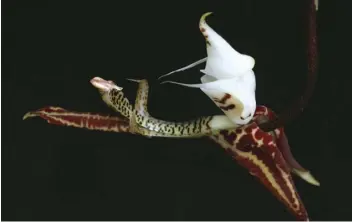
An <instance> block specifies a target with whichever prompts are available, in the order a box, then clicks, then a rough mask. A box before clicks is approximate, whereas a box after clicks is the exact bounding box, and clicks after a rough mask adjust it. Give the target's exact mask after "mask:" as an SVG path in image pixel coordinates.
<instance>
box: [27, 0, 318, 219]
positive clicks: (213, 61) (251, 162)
mask: <svg viewBox="0 0 352 222" xmlns="http://www.w3.org/2000/svg"><path fill="white" fill-rule="evenodd" d="M314 2H315V1H314V0H311V4H310V11H309V15H310V16H309V27H310V29H309V47H308V59H309V69H308V70H309V73H308V74H309V75H308V80H309V81H308V85H307V88H306V91H305V93H304V96H303V99H302V100H299V101H300V102H299V103H298V105H297V107H296V110H297V109H298V110H301V109H302V107H304V105H306V103H307V100H308V99H309V97H310V95H311V91H312V88H313V84H314V81H313V80H314V77H315V70H316V60H317V50H316V32H315V10H314V9H313V8H314ZM315 6H316V5H315ZM207 15H209V14H205V15H204V16H203V17H202V19H201V22H200V27H201V31H202V30H203V29H202V28H204V31H202V33H205V37H206V40H207V45H208V46H207V49H208V58H205V59H202V60H200V61H198V62H196V63H193V64H191V65H189V66H187V67H185V68H182V69H179V70H176V71H182V70H185V69H187V68H190V67H192V66H194V65H198V64H200V63H202V62H207V64H206V68H205V70H203V71H202V72H203V73H204V74H205V75H204V76H203V77H202V78H201V82H202V84H196V85H190V84H183V85H185V86H189V87H196V88H200V89H201V90H202V91H203V92H204V93H205V94H206V95H207V96H209V97H210V98H211V99H212V100H213V101H214V102H215V103H216V104H217V105H218V106H219V107H220V108H221V107H222V108H221V109H222V110H223V111H224V114H225V115H217V116H208V117H200V118H197V119H195V120H190V121H187V122H171V121H165V120H160V119H157V118H155V117H153V116H151V115H150V114H149V113H148V109H147V100H148V83H147V81H146V80H133V81H136V82H138V85H139V87H138V91H137V97H136V99H135V103H134V106H132V105H131V104H130V102H129V100H128V99H127V98H126V97H125V96H124V94H123V91H122V90H123V88H122V87H119V86H117V85H116V84H115V83H114V82H113V81H110V80H108V81H107V80H104V79H102V78H100V77H95V78H93V79H92V80H91V84H92V85H93V86H94V87H96V88H97V89H98V90H99V92H100V94H101V96H102V99H103V101H104V102H105V103H106V104H107V105H108V106H110V107H111V108H113V109H114V110H115V111H116V112H118V113H119V114H121V115H122V117H115V116H108V115H102V114H94V113H81V112H72V111H69V110H66V109H63V108H60V107H45V108H42V109H39V110H37V111H31V112H28V113H26V114H25V116H24V117H23V119H27V118H29V117H35V116H39V117H41V118H43V119H45V120H47V121H48V123H50V124H56V125H62V126H71V127H78V128H86V129H89V130H103V131H110V132H118V133H133V134H139V135H143V136H147V137H170V138H192V137H208V138H210V139H211V140H213V141H214V142H216V143H217V144H219V145H220V146H221V147H222V148H223V149H224V150H225V151H226V152H227V153H229V154H230V155H231V156H232V157H233V159H234V160H236V162H237V163H239V164H240V165H241V166H243V167H244V168H246V169H247V170H248V171H249V173H250V174H251V175H253V176H255V177H257V178H258V179H259V181H260V182H261V183H262V184H263V185H264V186H265V187H266V188H267V189H268V190H269V191H270V192H272V193H273V194H274V195H275V196H276V197H277V199H278V200H280V201H281V202H282V203H283V204H284V205H285V206H286V207H287V209H288V210H289V211H290V212H291V213H292V214H293V215H295V217H296V218H297V219H298V220H309V217H308V213H307V211H306V209H305V206H304V204H303V202H302V200H301V198H300V196H299V194H298V192H297V189H296V187H295V185H294V182H293V179H292V176H291V173H294V174H296V175H298V176H299V177H300V178H302V179H303V180H305V181H307V182H308V183H310V184H312V185H316V186H319V185H320V183H319V182H318V181H317V180H316V179H315V178H314V177H313V176H312V174H311V173H310V172H309V171H308V170H306V169H305V168H303V167H302V166H301V165H300V164H299V163H298V162H297V161H296V160H295V159H294V157H293V155H292V153H291V151H290V146H289V143H288V139H287V136H286V134H285V132H284V129H283V127H282V125H283V123H284V122H283V121H277V119H279V120H280V119H282V118H280V117H281V114H280V115H279V117H277V116H276V115H275V113H274V112H273V111H271V110H270V109H269V108H267V107H265V106H260V105H256V102H255V96H254V94H255V93H254V92H255V78H254V73H253V71H252V68H253V66H254V60H253V59H252V58H251V57H250V56H246V55H242V54H240V53H238V52H236V51H235V50H234V49H232V48H231V47H230V46H229V44H228V43H226V41H225V40H223V39H222V38H221V37H220V36H219V35H217V34H216V33H215V32H214V31H213V30H212V29H211V28H210V27H209V26H207V25H206V23H205V21H204V20H205V17H206V16H207ZM219 58H222V59H224V61H223V60H222V59H219ZM229 58H232V59H233V60H232V61H233V64H232V63H231V61H230V60H231V59H229ZM221 62H223V64H224V65H221V64H222V63H221ZM230 67H232V68H234V69H233V70H231V68H230ZM172 73H173V72H172ZM223 81H225V82H223ZM226 81H227V82H226ZM231 81H232V82H231ZM230 83H231V84H233V85H232V86H236V87H239V89H242V90H243V91H242V90H239V91H236V90H235V89H232V88H231V87H230V85H231V84H230ZM177 84H180V83H177ZM236 84H237V85H236ZM240 87H242V88H240ZM234 88H235V87H234ZM253 103H254V108H253V107H252V106H253ZM231 105H233V106H231ZM295 105H296V103H295ZM226 107H227V108H226ZM231 107H232V108H231ZM249 112H251V115H250V116H248V117H247V118H244V116H243V115H244V114H246V113H249ZM241 117H242V119H241ZM284 120H286V119H285V118H284ZM267 125H269V127H266V126H267ZM264 129H265V130H264Z"/></svg>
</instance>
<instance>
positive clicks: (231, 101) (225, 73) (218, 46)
mask: <svg viewBox="0 0 352 222" xmlns="http://www.w3.org/2000/svg"><path fill="white" fill-rule="evenodd" d="M210 14H211V12H208V13H205V14H204V15H203V16H202V17H201V19H200V22H199V29H200V31H201V33H202V34H203V36H204V38H205V40H206V45H207V54H208V57H207V58H205V59H201V60H199V61H197V62H195V63H193V64H191V65H188V66H187V67H185V68H181V69H179V70H176V71H172V72H170V73H168V74H166V75H163V76H161V77H160V78H162V77H165V76H168V75H171V74H173V73H175V72H177V71H184V70H186V69H188V68H191V67H193V66H195V65H198V64H200V63H202V62H206V66H205V69H204V70H200V71H201V72H202V73H204V74H205V75H203V76H202V77H201V79H200V81H201V82H202V83H201V84H184V83H178V82H171V81H166V82H168V83H174V84H179V85H182V86H186V87H194V88H200V89H201V90H202V91H203V92H204V93H205V94H206V95H207V96H208V97H209V98H210V99H211V100H212V101H213V102H214V103H215V104H216V105H217V106H218V107H219V108H220V109H221V110H222V111H223V112H224V113H225V115H226V116H228V117H229V118H230V119H231V121H232V122H233V123H235V124H236V125H244V124H247V123H248V122H249V121H250V120H251V119H252V117H253V115H254V111H255V108H256V100H255V84H256V83H255V76H254V72H253V70H252V69H253V67H254V63H255V61H254V59H253V58H252V57H251V56H248V55H244V54H241V53H239V52H237V51H236V50H235V49H233V48H232V47H231V45H230V44H229V43H228V42H227V41H226V40H224V39H223V38H222V37H221V36H220V35H219V34H218V33H216V32H215V31H214V30H213V29H212V28H211V27H210V26H209V25H208V24H207V23H206V21H205V19H206V17H207V16H208V15H210ZM166 82H164V83H166Z"/></svg>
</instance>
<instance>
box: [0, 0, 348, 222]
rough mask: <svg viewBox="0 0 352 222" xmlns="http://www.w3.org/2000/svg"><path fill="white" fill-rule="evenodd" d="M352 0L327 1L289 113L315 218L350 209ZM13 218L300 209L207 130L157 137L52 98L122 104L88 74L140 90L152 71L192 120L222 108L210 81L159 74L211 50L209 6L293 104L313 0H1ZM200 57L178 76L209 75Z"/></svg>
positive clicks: (278, 94) (180, 116) (157, 91)
mask: <svg viewBox="0 0 352 222" xmlns="http://www.w3.org/2000/svg"><path fill="white" fill-rule="evenodd" d="M347 2H348V1H320V9H319V14H318V23H319V32H318V34H319V51H320V66H319V75H318V81H317V84H316V90H315V92H314V95H313V98H312V99H311V101H310V103H309V105H308V107H307V108H306V109H305V110H304V112H303V114H302V115H301V116H300V117H299V118H297V119H296V120H295V121H293V122H292V123H291V124H289V125H287V126H286V131H287V135H288V138H289V142H290V145H291V148H292V150H293V153H294V155H295V157H296V159H297V160H299V162H300V163H301V164H302V165H303V166H305V167H306V168H308V169H310V170H311V171H312V173H313V174H314V175H315V176H316V177H317V178H318V179H319V180H320V182H321V187H314V186H311V185H309V184H307V183H305V182H304V181H302V180H300V179H298V178H297V177H295V181H296V185H297V188H298V191H299V193H300V195H301V197H302V199H303V201H304V203H305V206H306V208H307V210H308V213H309V215H310V218H311V219H312V220H348V219H349V220H351V219H352V216H351V214H352V204H351V203H352V202H351V197H352V194H351V187H352V183H351V175H352V174H351V171H350V169H351V160H352V159H351V148H352V147H351V142H350V140H351V136H350V135H349V133H350V129H349V128H348V127H349V125H348V123H347V122H348V120H349V118H350V117H349V116H348V112H347V103H348V102H349V101H350V97H349V95H350V93H351V89H350V86H349V85H350V81H348V78H347V77H348V76H349V75H351V73H350V71H349V69H348V68H347V67H348V65H349V64H348V63H349V62H350V61H349V57H348V52H349V51H350V50H349V49H350V48H348V42H349V41H350V40H349V39H350V37H349V36H348V33H347V32H348V27H350V21H351V20H349V19H348V18H347V14H348V13H349V7H348V6H347ZM2 3H3V5H2V15H3V16H2V47H3V48H2V77H1V78H2V93H3V96H2V120H3V122H2V129H3V131H2V132H3V133H2V215H3V217H2V219H3V220H293V219H294V217H292V215H290V214H289V213H288V212H287V211H286V209H285V207H284V206H283V205H282V204H281V203H280V202H278V201H277V200H276V199H275V198H274V197H273V196H272V194H270V193H269V192H268V191H267V190H266V189H265V188H264V187H263V186H262V185H261V184H260V183H258V182H257V181H256V179H255V178H254V177H252V176H251V175H249V174H248V172H247V171H246V170H245V169H243V168H242V167H240V166H239V165H237V164H236V163H235V162H234V161H232V160H231V158H230V157H229V156H227V155H226V154H225V153H224V151H223V150H222V149H221V148H219V147H218V146H217V145H215V144H214V143H213V142H211V141H209V140H208V139H167V138H166V139H162V138H153V139H148V138H144V137H140V136H134V135H128V134H116V133H104V132H98V131H88V130H82V129H75V128H69V127H59V126H54V125H49V124H47V123H46V122H45V121H43V120H41V119H39V118H35V119H30V120H26V121H22V116H23V115H24V114H25V113H26V112H27V111H30V110H36V109H38V108H41V107H44V106H48V105H54V106H60V107H63V108H66V109H70V110H75V111H91V112H100V113H107V114H108V113H110V114H113V111H111V110H110V109H109V108H108V107H106V105H105V104H104V103H103V101H102V100H101V98H100V95H99V94H98V92H97V90H96V89H95V88H93V87H92V86H91V85H90V83H89V80H90V79H91V78H93V77H95V76H100V77H103V78H104V79H111V80H114V81H115V82H116V83H117V84H118V85H120V86H123V87H124V90H125V91H126V93H127V95H128V96H129V97H130V98H131V99H132V98H134V92H135V90H136V85H135V84H134V83H130V82H127V81H126V80H125V78H147V79H148V80H149V81H150V84H151V92H150V100H149V101H150V102H149V110H150V113H151V114H152V115H153V116H155V117H158V118H162V119H167V120H187V119H191V118H195V117H197V116H200V115H212V114H215V113H220V111H219V110H218V109H217V108H216V107H215V106H214V105H213V103H212V102H211V101H210V100H209V99H208V98H207V97H206V96H205V95H204V94H202V93H201V92H200V91H199V90H197V89H191V88H185V87H181V86H176V85H168V84H165V85H160V84H159V83H158V82H157V81H156V78H157V77H158V76H160V75H162V74H165V73H167V72H169V71H171V70H174V69H177V68H180V67H182V66H184V65H187V64H190V63H191V62H194V61H196V60H198V59H200V58H203V57H204V56H205V55H206V51H205V43H204V39H203V37H202V36H201V34H200V32H199V29H198V21H199V18H200V16H201V15H202V14H203V13H204V12H207V11H213V12H214V15H213V16H211V17H209V19H208V24H210V25H211V26H212V27H213V28H214V29H215V30H216V31H217V32H218V33H219V34H221V35H222V36H223V37H224V38H225V39H226V40H227V41H228V42H230V43H231V44H232V45H233V46H234V48H235V49H237V50H238V51H240V52H242V53H246V54H249V55H251V56H253V57H254V58H255V59H256V66H255V69H254V71H255V73H256V78H257V93H256V94H257V103H258V104H263V105H267V106H269V107H271V108H272V109H273V110H275V111H276V112H278V113H279V112H280V110H283V109H284V108H285V107H286V106H287V105H288V104H290V101H292V100H294V99H295V98H297V97H298V96H299V95H300V93H301V92H302V90H303V86H304V83H305V78H306V75H307V67H306V65H307V64H306V54H305V53H306V52H305V47H306V45H305V43H306V35H307V32H306V29H305V25H306V23H305V17H304V14H303V13H304V6H305V4H304V1H302V0H301V1H281V0H280V1H279V0H275V1H274V0H270V1H260V0H233V1H199V2H194V1H184V2H183V1H40V2H39V1H13V0H12V1H2ZM201 67H202V66H199V67H197V68H194V69H192V70H189V71H187V72H183V73H180V74H177V75H175V76H170V77H169V79H170V80H177V81H182V82H188V83H196V82H197V81H199V77H200V76H201V74H200V73H199V72H198V70H199V69H201Z"/></svg>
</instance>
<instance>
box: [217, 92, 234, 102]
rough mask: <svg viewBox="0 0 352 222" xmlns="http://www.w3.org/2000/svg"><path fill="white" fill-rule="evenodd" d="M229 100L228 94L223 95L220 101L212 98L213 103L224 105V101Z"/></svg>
mask: <svg viewBox="0 0 352 222" xmlns="http://www.w3.org/2000/svg"><path fill="white" fill-rule="evenodd" d="M230 98H231V95H230V94H228V93H225V95H224V96H223V97H222V98H221V99H218V98H214V101H215V102H217V103H221V104H225V103H226V101H227V100H228V99H230Z"/></svg>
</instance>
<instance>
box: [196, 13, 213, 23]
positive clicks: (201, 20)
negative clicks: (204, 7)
mask: <svg viewBox="0 0 352 222" xmlns="http://www.w3.org/2000/svg"><path fill="white" fill-rule="evenodd" d="M211 14H213V12H207V13H204V14H203V15H202V17H200V21H199V24H202V23H205V19H206V18H207V17H208V16H209V15H211Z"/></svg>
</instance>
